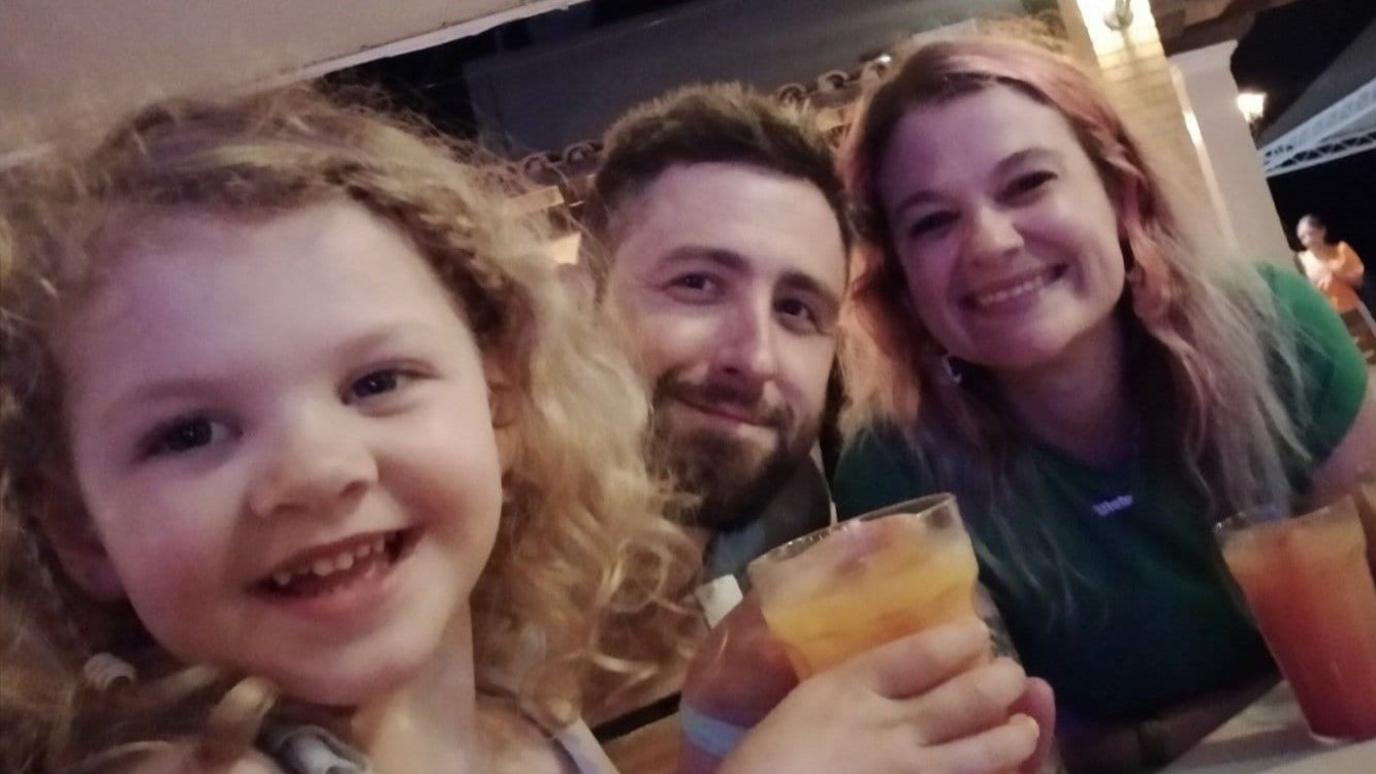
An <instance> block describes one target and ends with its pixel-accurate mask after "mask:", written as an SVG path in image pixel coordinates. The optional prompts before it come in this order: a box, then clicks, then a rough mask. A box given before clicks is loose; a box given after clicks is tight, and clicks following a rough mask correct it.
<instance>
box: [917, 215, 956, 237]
mask: <svg viewBox="0 0 1376 774" xmlns="http://www.w3.org/2000/svg"><path fill="white" fill-rule="evenodd" d="M955 220H956V216H955V213H953V212H933V213H931V214H928V215H923V216H922V217H920V218H916V219H914V220H913V221H912V222H911V223H909V224H908V236H909V237H919V236H926V235H928V234H931V233H932V232H934V231H937V230H939V229H942V228H944V227H946V226H949V225H951V224H952V223H954V222H955Z"/></svg>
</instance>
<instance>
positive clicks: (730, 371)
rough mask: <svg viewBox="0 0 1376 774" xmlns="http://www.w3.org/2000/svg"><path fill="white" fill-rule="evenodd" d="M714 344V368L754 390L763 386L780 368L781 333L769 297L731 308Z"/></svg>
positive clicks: (723, 375) (737, 382) (736, 382)
mask: <svg viewBox="0 0 1376 774" xmlns="http://www.w3.org/2000/svg"><path fill="white" fill-rule="evenodd" d="M720 336H721V340H720V341H719V342H717V343H716V344H715V347H716V354H715V357H714V358H713V370H714V371H715V372H716V374H717V375H718V376H721V377H727V378H729V379H730V380H731V381H732V382H733V383H735V384H737V385H739V386H742V387H746V388H748V389H751V390H759V389H762V388H763V386H764V385H765V384H766V383H767V382H769V381H770V380H771V379H773V378H775V377H776V376H777V375H778V370H779V351H778V348H779V343H780V342H779V336H778V330H777V326H776V325H775V323H774V314H773V305H772V303H770V302H769V301H764V300H761V301H755V302H753V303H749V304H746V303H742V304H740V305H739V306H738V307H736V308H735V309H733V310H732V311H731V314H730V315H729V317H728V319H727V320H726V321H725V324H724V325H723V326H722V327H721V329H720Z"/></svg>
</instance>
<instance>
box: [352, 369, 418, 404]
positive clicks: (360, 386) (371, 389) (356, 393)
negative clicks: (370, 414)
mask: <svg viewBox="0 0 1376 774" xmlns="http://www.w3.org/2000/svg"><path fill="white" fill-rule="evenodd" d="M405 379H406V374H404V373H402V372H401V371H400V370H398V369H395V368H380V369H378V370H376V371H370V372H368V373H366V374H364V375H363V376H361V377H359V378H358V379H355V380H354V381H353V383H352V384H350V385H349V387H348V389H347V390H346V391H345V395H344V400H345V402H352V401H357V400H367V399H368V398H372V397H375V396H378V395H382V394H384V393H388V392H392V391H394V390H396V389H397V388H398V387H400V386H401V384H402V382H403V381H404V380H405Z"/></svg>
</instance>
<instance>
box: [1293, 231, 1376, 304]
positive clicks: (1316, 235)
mask: <svg viewBox="0 0 1376 774" xmlns="http://www.w3.org/2000/svg"><path fill="white" fill-rule="evenodd" d="M1295 236H1296V237H1298V238H1299V240H1300V244H1301V245H1303V246H1304V250H1302V251H1301V252H1300V254H1299V259H1300V265H1301V266H1303V267H1304V274H1305V276H1307V277H1309V281H1310V282H1312V283H1314V287H1316V288H1318V289H1319V292H1321V293H1323V294H1324V297H1326V298H1327V299H1328V303H1330V304H1332V305H1333V308H1334V309H1337V310H1338V314H1347V313H1348V312H1350V311H1352V310H1353V309H1356V308H1357V305H1358V304H1360V303H1361V300H1360V298H1359V297H1358V295H1357V294H1358V292H1360V291H1361V289H1362V277H1363V275H1365V274H1366V268H1365V267H1364V266H1362V259H1361V258H1359V257H1358V256H1357V251H1356V250H1353V249H1352V246H1351V245H1349V244H1348V243H1346V242H1338V243H1337V244H1334V243H1332V242H1330V241H1328V227H1327V226H1326V225H1325V224H1324V222H1323V221H1322V220H1319V216H1317V215H1305V216H1304V217H1302V218H1300V223H1299V226H1297V227H1296V228H1295Z"/></svg>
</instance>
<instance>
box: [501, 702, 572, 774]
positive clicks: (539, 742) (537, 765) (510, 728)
mask: <svg viewBox="0 0 1376 774" xmlns="http://www.w3.org/2000/svg"><path fill="white" fill-rule="evenodd" d="M478 732H479V734H478V735H479V738H481V739H482V740H483V741H484V743H485V744H486V745H487V750H488V759H487V767H486V769H485V770H486V771H488V772H491V774H576V772H577V771H578V769H577V768H575V767H573V765H572V762H571V761H570V760H569V758H568V756H566V755H565V754H564V753H563V749H562V748H561V747H560V745H559V744H558V743H557V742H555V740H553V739H552V738H550V736H549V735H548V734H546V733H545V732H544V731H543V730H542V729H541V728H540V727H539V726H538V725H536V724H535V723H534V722H533V721H531V720H530V719H529V718H527V717H525V716H524V715H522V714H520V713H519V712H517V711H515V710H514V709H511V708H508V707H505V706H483V705H482V704H481V703H480V704H479V710H478Z"/></svg>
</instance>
